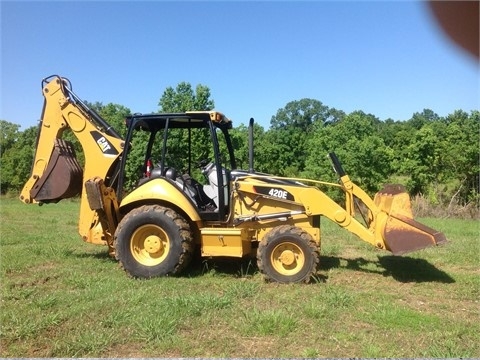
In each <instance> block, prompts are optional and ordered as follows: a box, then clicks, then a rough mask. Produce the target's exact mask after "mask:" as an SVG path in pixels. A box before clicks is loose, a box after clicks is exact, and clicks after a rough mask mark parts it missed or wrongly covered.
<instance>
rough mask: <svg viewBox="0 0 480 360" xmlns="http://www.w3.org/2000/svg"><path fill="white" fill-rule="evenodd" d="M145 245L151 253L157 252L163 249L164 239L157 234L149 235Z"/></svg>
mask: <svg viewBox="0 0 480 360" xmlns="http://www.w3.org/2000/svg"><path fill="white" fill-rule="evenodd" d="M143 245H144V248H145V250H146V251H147V252H148V253H149V254H156V253H158V252H159V251H161V250H162V249H163V243H162V240H161V239H160V238H159V237H158V236H156V235H149V236H147V237H146V238H145V242H144V244H143Z"/></svg>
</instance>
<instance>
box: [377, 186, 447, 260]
mask: <svg viewBox="0 0 480 360" xmlns="http://www.w3.org/2000/svg"><path fill="white" fill-rule="evenodd" d="M374 202H375V205H377V206H378V207H379V208H380V210H382V211H384V212H386V213H387V214H388V218H387V221H386V223H385V228H384V229H383V237H384V241H385V245H386V247H387V250H389V251H391V252H392V253H393V254H394V255H401V254H405V253H408V252H411V251H415V250H420V249H423V248H426V247H429V246H434V245H439V244H441V243H444V242H446V241H447V239H446V238H445V235H444V234H443V233H441V232H439V231H436V230H434V229H432V228H429V227H428V226H426V225H423V224H421V223H419V222H418V221H415V220H414V219H413V213H412V207H411V204H410V197H409V195H408V193H407V192H406V191H405V188H404V187H403V186H402V185H385V187H384V188H383V189H382V190H381V191H379V192H378V193H377V194H376V195H375V198H374Z"/></svg>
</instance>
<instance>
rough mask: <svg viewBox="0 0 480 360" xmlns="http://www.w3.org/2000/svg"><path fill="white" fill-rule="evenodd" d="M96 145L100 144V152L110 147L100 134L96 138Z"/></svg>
mask: <svg viewBox="0 0 480 360" xmlns="http://www.w3.org/2000/svg"><path fill="white" fill-rule="evenodd" d="M97 144H98V146H100V149H101V150H102V152H103V153H104V152H106V151H108V150H110V149H111V148H112V147H111V146H110V145H109V144H108V141H107V139H105V136H102V137H101V138H100V139H98V140H97Z"/></svg>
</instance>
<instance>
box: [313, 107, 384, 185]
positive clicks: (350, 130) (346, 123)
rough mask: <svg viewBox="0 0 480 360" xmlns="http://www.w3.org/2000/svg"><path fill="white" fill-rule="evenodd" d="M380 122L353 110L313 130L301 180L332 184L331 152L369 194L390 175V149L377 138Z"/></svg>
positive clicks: (333, 175) (378, 136) (334, 177)
mask: <svg viewBox="0 0 480 360" xmlns="http://www.w3.org/2000/svg"><path fill="white" fill-rule="evenodd" d="M380 129H381V122H380V121H379V120H378V119H377V118H376V117H374V116H373V115H367V114H365V113H363V112H361V111H355V112H353V113H351V114H349V115H347V116H345V117H344V118H343V119H342V120H341V121H338V122H336V123H335V124H332V125H331V126H325V127H316V129H315V132H314V135H313V136H312V137H311V138H310V139H309V141H308V148H309V149H311V151H310V152H309V154H308V157H307V160H306V170H305V171H304V175H305V177H309V178H312V179H318V180H323V181H331V182H335V181H336V180H337V176H336V175H335V173H334V172H333V171H332V165H331V163H330V159H329V157H328V153H330V152H335V153H336V155H337V157H338V158H339V160H340V161H341V163H342V164H343V168H344V170H345V171H346V173H347V174H348V175H349V176H350V178H351V179H352V180H353V181H354V182H355V183H357V184H358V185H359V186H360V187H362V188H363V189H364V190H366V191H367V192H369V193H370V194H373V193H375V192H376V191H378V190H379V188H380V187H381V186H382V185H383V183H384V182H385V181H386V179H387V178H388V176H389V175H390V173H391V160H392V155H393V154H392V150H391V148H390V147H388V146H387V145H386V144H385V143H384V141H383V139H382V138H381V137H380V135H379V130H380Z"/></svg>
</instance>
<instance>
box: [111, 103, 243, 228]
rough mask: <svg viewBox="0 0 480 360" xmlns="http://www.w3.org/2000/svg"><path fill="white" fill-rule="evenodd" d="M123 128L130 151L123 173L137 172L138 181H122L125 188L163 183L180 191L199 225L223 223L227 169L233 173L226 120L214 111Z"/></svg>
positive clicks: (134, 121)
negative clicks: (162, 181) (195, 214)
mask: <svg viewBox="0 0 480 360" xmlns="http://www.w3.org/2000/svg"><path fill="white" fill-rule="evenodd" d="M126 125H127V127H128V131H127V138H126V141H125V143H126V144H129V146H128V149H126V151H125V153H126V154H128V156H126V157H125V158H124V159H122V169H123V170H125V169H126V168H129V169H131V168H132V166H133V167H135V168H136V169H137V177H136V178H132V179H127V178H126V179H124V183H123V184H122V187H123V188H125V189H127V190H128V189H132V188H138V187H140V186H141V185H143V184H145V183H147V182H149V181H151V180H153V179H158V178H163V179H165V180H167V181H169V182H170V183H171V184H173V185H175V186H176V187H177V188H178V189H179V190H181V191H183V193H184V194H185V197H186V198H188V199H189V201H190V202H191V203H192V204H193V205H194V206H195V207H196V208H197V209H198V212H199V214H200V216H201V217H202V219H204V220H216V221H217V220H218V221H223V220H225V219H226V217H227V216H228V206H229V201H230V199H229V180H230V179H229V174H230V172H229V170H228V169H235V168H236V164H235V158H234V155H233V148H232V144H231V141H230V137H229V134H228V130H229V129H231V127H232V123H231V121H230V120H229V119H228V118H227V117H225V116H224V115H223V114H222V113H219V112H217V111H192V112H185V113H162V114H146V115H142V114H135V115H132V116H130V117H128V118H127V119H126ZM127 158H128V159H127ZM123 173H125V171H123ZM139 179H140V180H139ZM122 187H119V188H122ZM117 196H119V194H117Z"/></svg>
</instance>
